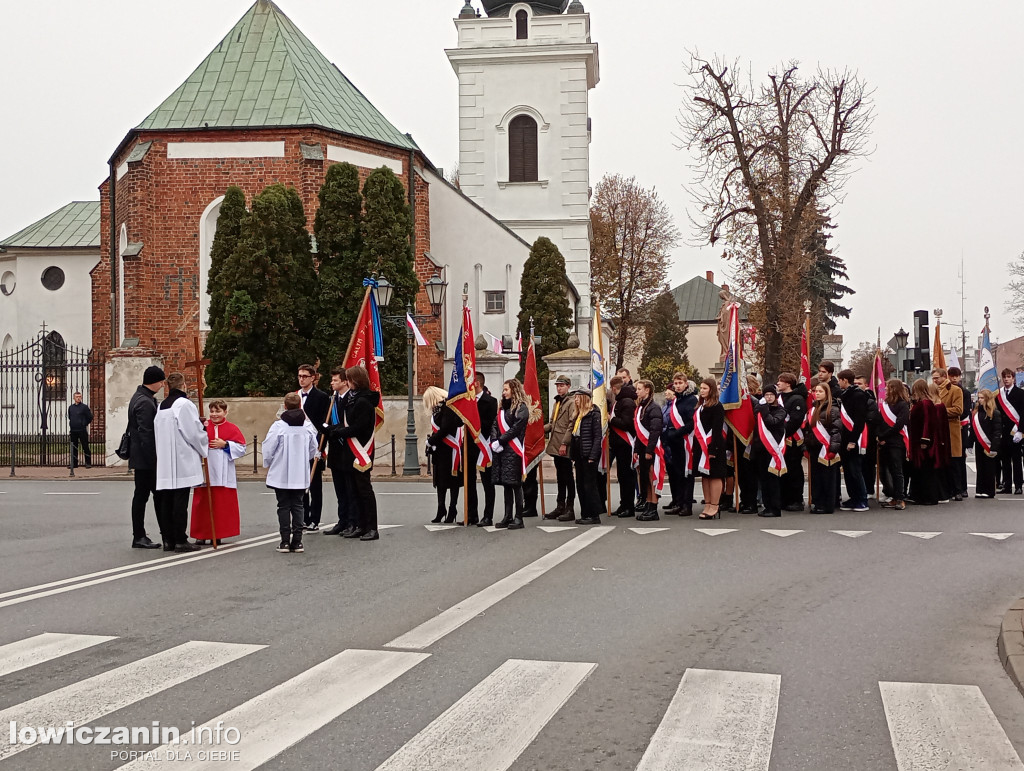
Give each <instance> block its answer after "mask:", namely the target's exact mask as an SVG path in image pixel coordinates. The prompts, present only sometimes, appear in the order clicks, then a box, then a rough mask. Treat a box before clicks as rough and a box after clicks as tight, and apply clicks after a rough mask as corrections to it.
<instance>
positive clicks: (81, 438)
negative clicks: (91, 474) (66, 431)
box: [71, 428, 92, 466]
mask: <svg viewBox="0 0 1024 771" xmlns="http://www.w3.org/2000/svg"><path fill="white" fill-rule="evenodd" d="M79 444H81V445H82V450H83V451H84V452H85V465H86V466H91V465H92V449H91V448H90V447H89V429H87V428H75V429H72V430H71V465H72V466H77V465H78V445H79Z"/></svg>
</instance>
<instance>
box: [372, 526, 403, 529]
mask: <svg viewBox="0 0 1024 771" xmlns="http://www.w3.org/2000/svg"><path fill="white" fill-rule="evenodd" d="M393 527H405V525H377V529H378V530H390V529H391V528H393Z"/></svg>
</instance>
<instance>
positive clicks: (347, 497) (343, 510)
mask: <svg viewBox="0 0 1024 771" xmlns="http://www.w3.org/2000/svg"><path fill="white" fill-rule="evenodd" d="M354 473H355V469H354V468H347V469H345V468H332V469H331V482H333V483H334V494H335V495H336V496H337V498H338V522H339V523H340V524H341V527H342V529H343V530H347V529H348V528H350V527H359V509H358V507H357V506H356V500H355V497H356V496H355V491H354V490H353V488H352V474H354ZM302 517H303V519H305V517H306V507H305V505H303V507H302Z"/></svg>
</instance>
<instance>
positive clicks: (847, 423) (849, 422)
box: [839, 402, 853, 431]
mask: <svg viewBox="0 0 1024 771" xmlns="http://www.w3.org/2000/svg"><path fill="white" fill-rule="evenodd" d="M839 417H840V418H842V420H843V428H845V429H846V430H847V431H853V418H851V417H850V414H849V413H848V412H847V411H846V405H845V404H843V403H842V402H840V403H839Z"/></svg>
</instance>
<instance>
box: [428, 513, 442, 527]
mask: <svg viewBox="0 0 1024 771" xmlns="http://www.w3.org/2000/svg"><path fill="white" fill-rule="evenodd" d="M443 519H444V512H443V511H439V512H438V513H437V516H436V517H434V518H433V519H432V520H430V524H432V525H437V524H440V522H441V520H443Z"/></svg>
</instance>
